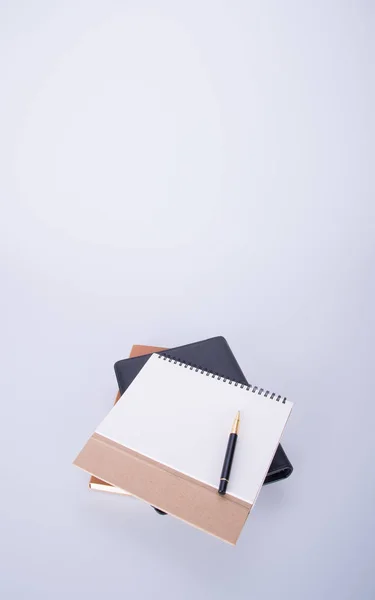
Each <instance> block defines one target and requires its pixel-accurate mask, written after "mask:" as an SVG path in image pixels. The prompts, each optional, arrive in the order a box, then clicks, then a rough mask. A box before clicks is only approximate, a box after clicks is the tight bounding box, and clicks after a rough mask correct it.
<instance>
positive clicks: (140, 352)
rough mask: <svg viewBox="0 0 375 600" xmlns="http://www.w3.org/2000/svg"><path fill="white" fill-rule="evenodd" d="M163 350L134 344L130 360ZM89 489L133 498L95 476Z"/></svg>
mask: <svg viewBox="0 0 375 600" xmlns="http://www.w3.org/2000/svg"><path fill="white" fill-rule="evenodd" d="M162 350H166V348H161V347H159V346H143V345H141V344H134V346H133V347H132V349H131V351H130V354H129V358H135V357H136V356H144V355H145V354H152V353H153V352H161V351H162ZM119 398H121V394H120V392H117V395H116V398H115V402H114V404H116V402H117V401H118V400H119ZM89 488H90V490H96V491H98V492H107V493H110V494H119V495H121V496H131V494H130V493H129V492H126V491H125V490H122V489H121V488H118V487H116V486H113V485H111V484H110V483H107V482H105V481H103V480H102V479H99V478H98V477H94V476H93V475H92V476H91V477H90V481H89Z"/></svg>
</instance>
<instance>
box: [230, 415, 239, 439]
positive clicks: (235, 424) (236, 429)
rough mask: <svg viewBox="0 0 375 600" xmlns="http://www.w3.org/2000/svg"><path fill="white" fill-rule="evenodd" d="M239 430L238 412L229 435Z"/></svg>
mask: <svg viewBox="0 0 375 600" xmlns="http://www.w3.org/2000/svg"><path fill="white" fill-rule="evenodd" d="M239 428H240V411H238V413H237V414H236V418H235V419H234V421H233V427H232V431H231V433H237V434H238V430H239Z"/></svg>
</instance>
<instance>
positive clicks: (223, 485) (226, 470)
mask: <svg viewBox="0 0 375 600" xmlns="http://www.w3.org/2000/svg"><path fill="white" fill-rule="evenodd" d="M239 427H240V411H238V413H237V414H236V418H235V419H234V422H233V427H232V430H231V432H230V435H229V440H228V445H227V451H226V453H225V458H224V464H223V468H222V471H221V477H220V483H219V489H218V492H219V494H222V495H223V494H225V492H226V491H227V485H228V481H229V475H230V470H231V468H232V462H233V456H234V451H235V449H236V443H237V438H238V430H239Z"/></svg>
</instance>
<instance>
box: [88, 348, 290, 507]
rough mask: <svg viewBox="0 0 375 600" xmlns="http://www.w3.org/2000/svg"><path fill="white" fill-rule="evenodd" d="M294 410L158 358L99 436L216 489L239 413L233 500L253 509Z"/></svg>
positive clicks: (115, 409)
mask: <svg viewBox="0 0 375 600" xmlns="http://www.w3.org/2000/svg"><path fill="white" fill-rule="evenodd" d="M291 408H292V403H291V402H289V401H286V402H285V403H282V402H281V401H279V402H277V401H276V400H275V399H271V398H270V397H269V396H268V397H265V396H263V395H258V393H253V392H252V391H247V390H246V388H243V389H241V387H240V386H239V385H238V386H237V387H235V385H234V384H229V383H228V381H226V382H224V381H223V380H222V379H221V380H219V379H218V378H217V377H212V376H211V375H210V374H209V375H207V374H206V373H203V374H202V373H201V371H198V372H196V371H195V369H190V368H189V367H185V366H184V365H181V364H180V363H175V361H171V362H170V361H169V360H168V359H164V358H163V357H160V356H159V355H157V354H153V355H152V356H151V357H150V359H149V360H148V362H147V363H146V364H145V366H144V367H143V369H142V370H141V371H140V373H139V374H138V376H137V377H136V378H135V379H134V381H133V382H132V384H131V385H130V386H129V388H128V389H127V390H126V392H125V393H124V394H123V396H122V397H121V398H120V400H119V401H118V402H117V404H116V405H115V406H114V407H113V409H112V410H111V412H110V413H109V414H108V415H107V417H106V418H105V419H104V421H103V422H102V423H101V424H100V425H99V427H98V428H97V430H96V431H97V433H99V434H100V435H103V436H105V437H107V438H109V439H111V440H113V441H115V442H118V443H119V444H122V445H123V446H125V447H127V448H130V449H132V450H135V451H136V452H139V453H141V454H144V455H146V456H147V457H149V458H151V459H154V460H156V461H158V462H160V463H163V464H165V465H167V466H168V467H171V468H173V469H175V470H177V471H180V472H182V473H184V474H186V475H189V476H190V477H193V478H194V479H198V480H200V481H203V482H205V483H207V484H209V485H211V486H214V487H215V488H217V487H218V484H219V480H220V474H221V469H222V466H223V460H224V455H225V451H226V446H227V442H228V437H229V434H230V430H231V427H232V423H233V420H234V417H235V415H236V413H237V411H238V410H239V411H241V423H240V430H239V436H238V440H237V446H236V451H235V455H234V460H233V466H232V472H231V476H230V480H229V484H228V489H227V493H228V494H231V495H233V496H236V497H238V498H241V499H242V500H245V501H246V502H249V503H251V504H253V503H254V502H255V500H256V497H257V495H258V492H259V490H260V488H261V486H262V484H263V480H264V478H265V476H266V474H267V471H268V468H269V465H270V463H271V461H272V458H273V456H274V454H275V451H276V448H277V445H278V443H279V440H280V437H281V434H282V432H283V429H284V427H285V424H286V421H287V419H288V417H289V414H290V411H291Z"/></svg>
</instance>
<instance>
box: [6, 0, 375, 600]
mask: <svg viewBox="0 0 375 600" xmlns="http://www.w3.org/2000/svg"><path fill="white" fill-rule="evenodd" d="M57 4H58V6H57V7H56V6H54V5H53V6H52V5H51V4H50V3H47V2H42V1H41V0H36V1H35V2H32V3H31V2H30V3H20V2H14V3H5V2H3V3H2V5H1V6H0V40H1V42H0V44H1V49H2V51H1V53H0V75H1V82H2V92H1V95H0V127H1V137H0V156H1V165H2V176H1V179H0V197H1V209H2V216H1V219H0V239H1V246H2V252H1V254H0V277H1V295H0V301H1V306H2V309H1V312H0V315H1V316H0V319H1V323H0V326H1V342H2V343H1V357H0V358H1V366H2V368H1V378H0V392H1V424H2V433H1V436H0V466H1V489H2V493H1V497H0V528H1V537H0V559H1V560H0V597H1V598H4V599H5V598H6V599H7V600H8V599H9V600H14V599H16V600H18V599H20V600H21V599H23V598H26V597H27V598H38V600H44V599H50V598H54V599H55V600H59V599H60V598H61V599H63V598H64V599H65V598H67V597H69V598H73V599H76V598H77V599H79V598H92V599H93V600H97V599H99V598H100V599H103V598H114V597H116V598H117V597H120V596H121V597H126V598H130V597H131V598H137V599H138V598H139V599H141V600H143V599H145V600H146V599H148V598H151V597H153V596H154V595H155V591H157V593H158V594H160V595H162V596H163V598H164V599H165V600H168V599H174V598H179V599H182V600H185V599H191V598H194V599H196V600H200V599H202V600H206V599H208V598H215V600H218V599H220V598H223V600H224V599H226V598H228V597H231V598H240V599H242V598H243V599H245V598H246V599H247V598H254V599H256V600H268V599H269V600H275V599H276V598H277V600H284V599H285V600H300V599H301V598H304V600H316V599H317V598H319V599H322V600H325V599H330V598H332V599H336V598H340V600H349V599H356V600H357V599H358V600H370V599H373V598H374V596H375V578H374V570H373V566H372V560H373V556H374V554H375V531H374V525H375V516H374V515H375V511H374V492H375V485H374V472H375V469H374V455H375V452H374V451H375V441H374V440H375V436H374V421H375V409H374V398H373V395H374V391H373V386H374V359H373V356H374V333H375V324H374V323H375V322H374V306H375V293H374V291H375V290H374V250H375V231H374V230H375V203H374V192H375V189H374V175H373V169H372V168H371V167H372V158H373V156H374V145H373V140H374V135H373V134H374V116H373V106H374V79H373V75H374V72H373V68H372V67H373V58H372V57H373V51H374V36H373V31H374V25H375V23H374V11H373V9H372V7H371V3H368V2H365V1H359V2H357V3H351V4H350V5H349V4H348V3H343V2H339V1H333V2H330V3H326V2H323V1H318V2H314V3H298V2H287V3H280V2H271V3H264V2H237V3H224V2H219V3H218V2H208V1H205V0H203V1H200V2H189V3H181V2H180V3H173V2H169V1H167V0H161V2H159V3H156V4H155V3H151V2H146V1H143V0H141V1H140V2H133V1H130V2H127V3H120V2H115V1H112V0H110V1H109V2H101V1H95V2H89V1H88V0H87V1H86V0H79V1H78V2H70V1H68V2H63V3H57ZM232 5H233V6H232ZM218 334H221V335H224V336H226V337H227V339H228V341H229V343H230V345H231V346H232V348H233V350H234V352H235V354H236V356H237V357H238V360H239V362H240V364H241V366H242V367H243V370H244V371H245V373H246V374H247V376H248V377H249V379H250V380H253V381H255V382H264V384H265V385H267V386H268V387H270V388H275V389H277V390H282V392H283V393H285V394H286V395H288V396H289V397H290V398H292V399H293V400H294V401H295V408H294V411H293V415H292V418H291V419H290V421H289V424H288V427H287V429H286V432H285V435H284V439H283V445H284V447H285V450H286V452H287V453H288V456H289V457H290V459H291V461H292V463H293V465H294V468H295V472H294V473H293V475H292V477H291V478H290V479H288V480H287V481H285V482H282V483H278V484H274V485H271V486H268V487H267V488H265V489H263V490H262V492H261V495H260V497H259V500H258V503H257V506H256V510H255V511H254V514H252V516H251V518H249V521H248V523H247V526H246V528H245V531H244V532H243V534H242V536H241V538H240V541H239V543H238V546H237V547H236V548H232V547H230V546H227V545H225V544H224V543H221V542H219V541H217V540H216V539H214V538H211V537H210V536H208V535H205V534H203V533H201V532H199V531H196V530H194V529H192V528H190V527H188V526H186V525H185V524H183V523H181V522H178V521H176V520H174V519H172V518H168V517H165V518H162V517H159V516H157V515H156V514H155V513H154V511H153V510H152V509H151V508H149V507H148V506H146V505H144V504H141V503H140V502H137V501H135V500H132V499H128V498H125V497H114V496H113V495H105V494H99V493H94V492H89V491H88V489H87V477H86V475H85V474H84V473H82V472H80V471H79V470H78V469H75V468H74V467H73V466H71V462H72V460H73V458H74V457H75V455H76V454H77V452H78V451H79V449H80V448H81V446H82V445H83V443H84V442H85V440H86V439H87V437H88V436H89V435H90V434H91V432H92V431H93V430H94V429H95V427H96V426H97V424H98V423H99V422H100V420H101V419H102V418H103V416H104V415H105V414H106V412H107V410H108V409H109V407H110V406H111V404H112V402H113V397H114V394H115V389H116V384H115V378H114V373H113V368H112V365H113V363H114V362H115V360H117V359H119V358H122V357H126V356H127V354H128V352H129V349H130V347H131V345H132V344H133V343H145V344H147V343H149V344H160V345H166V346H175V345H180V344H183V343H185V342H186V343H187V342H191V341H195V340H197V339H202V338H205V337H209V336H212V335H218Z"/></svg>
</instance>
